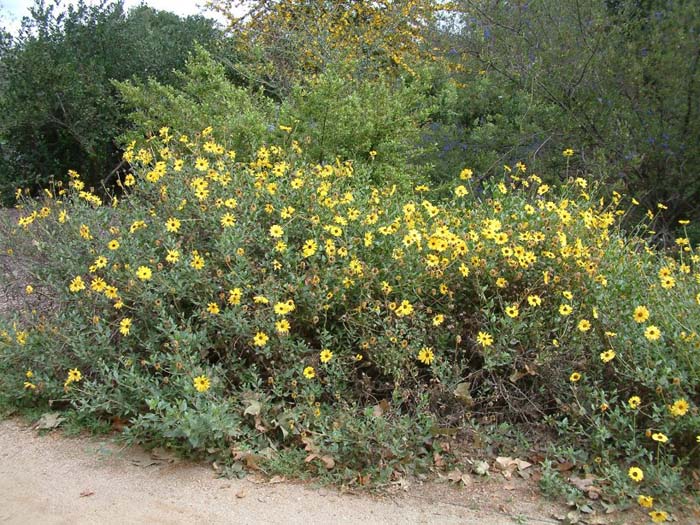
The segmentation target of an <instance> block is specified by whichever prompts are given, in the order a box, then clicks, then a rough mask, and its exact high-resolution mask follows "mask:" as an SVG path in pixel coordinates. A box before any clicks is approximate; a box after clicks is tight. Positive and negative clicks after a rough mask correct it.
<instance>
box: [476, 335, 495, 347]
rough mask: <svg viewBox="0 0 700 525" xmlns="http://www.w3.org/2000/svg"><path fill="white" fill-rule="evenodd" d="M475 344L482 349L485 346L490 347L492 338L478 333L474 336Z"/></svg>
mask: <svg viewBox="0 0 700 525" xmlns="http://www.w3.org/2000/svg"><path fill="white" fill-rule="evenodd" d="M476 342H477V343H479V344H480V345H481V346H483V347H484V348H485V347H487V346H491V345H492V344H493V336H492V335H491V334H488V333H486V332H479V333H478V334H476Z"/></svg>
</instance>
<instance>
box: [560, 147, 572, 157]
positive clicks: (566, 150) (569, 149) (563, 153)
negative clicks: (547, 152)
mask: <svg viewBox="0 0 700 525" xmlns="http://www.w3.org/2000/svg"><path fill="white" fill-rule="evenodd" d="M561 154H562V155H564V156H565V157H567V158H569V157H573V156H574V150H572V149H571V148H566V149H565V150H564V151H562V152H561Z"/></svg>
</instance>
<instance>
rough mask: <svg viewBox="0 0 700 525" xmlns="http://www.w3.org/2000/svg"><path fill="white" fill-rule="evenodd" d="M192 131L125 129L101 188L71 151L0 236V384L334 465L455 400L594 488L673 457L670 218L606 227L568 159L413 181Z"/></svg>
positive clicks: (689, 370)
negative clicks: (117, 181) (10, 230)
mask: <svg viewBox="0 0 700 525" xmlns="http://www.w3.org/2000/svg"><path fill="white" fill-rule="evenodd" d="M213 135H214V132H213V131H212V130H211V129H210V128H206V129H204V130H203V131H201V132H195V133H193V132H192V130H186V137H183V136H182V135H180V133H179V132H175V131H174V130H172V129H168V128H165V127H162V128H161V129H160V132H159V133H158V134H156V135H155V136H154V137H153V138H152V139H151V140H150V141H149V142H148V143H147V145H146V146H144V147H142V148H141V149H128V150H127V152H126V158H127V160H128V161H129V162H130V163H131V164H132V165H133V166H135V167H136V168H135V173H134V174H133V175H130V176H128V177H127V178H126V179H125V180H124V181H123V182H122V185H123V188H124V192H125V194H124V195H123V197H121V198H120V199H117V198H116V197H115V198H113V199H112V201H111V202H109V201H107V202H104V203H103V202H101V201H100V199H99V198H98V197H96V196H95V195H93V194H91V193H89V192H86V191H85V190H84V185H83V183H82V181H81V180H80V178H79V176H78V175H77V174H73V178H72V180H71V183H70V188H54V190H53V191H54V192H53V193H51V197H50V198H49V197H48V196H47V198H45V199H43V200H42V201H34V202H32V201H27V202H26V203H25V204H24V208H23V209H22V211H21V216H20V218H19V219H18V220H17V223H16V226H15V227H14V234H13V236H10V237H8V238H6V239H3V240H2V243H3V245H2V250H3V251H4V252H7V250H14V251H13V253H14V256H15V257H24V258H26V259H28V260H31V259H32V258H35V260H36V261H37V262H36V263H35V264H33V265H31V264H30V266H31V274H32V276H33V280H32V282H31V283H29V284H30V285H31V286H32V287H33V290H32V294H31V296H34V297H36V296H40V297H41V298H42V303H43V304H44V306H45V307H44V308H41V309H38V310H37V312H36V314H31V313H29V312H26V315H24V316H21V317H19V318H15V319H8V320H7V322H6V323H5V328H4V331H3V332H2V335H3V338H2V342H1V343H0V345H1V346H0V374H2V377H3V378H4V381H3V383H2V386H0V388H1V389H2V392H3V395H4V396H5V397H11V398H13V399H15V400H16V401H17V402H20V401H21V402H25V403H27V402H33V403H41V402H43V400H46V399H54V400H55V399H66V400H70V402H71V403H72V404H73V405H74V406H75V407H76V408H77V409H78V410H79V411H81V412H82V413H85V414H92V415H93V416H94V417H98V418H110V417H114V416H118V417H119V418H121V419H122V420H126V421H129V427H128V430H127V433H128V435H130V436H132V437H133V438H134V439H137V440H142V441H149V442H162V443H166V444H167V445H169V446H172V447H175V448H178V449H180V450H182V451H186V452H191V453H204V452H203V451H209V452H210V453H214V452H215V453H216V454H219V455H221V456H224V457H226V458H228V459H229V460H230V461H235V460H238V461H247V460H246V459H245V458H248V459H249V460H250V461H252V462H256V463H257V462H260V463H261V464H265V465H267V466H268V467H267V468H274V467H270V465H275V464H277V465H278V466H280V465H283V464H285V462H286V461H290V460H293V458H297V459H299V458H302V459H306V460H308V461H309V463H310V464H311V465H312V467H311V468H313V469H316V468H318V469H319V470H320V471H325V470H330V471H331V472H332V473H334V475H336V476H338V478H339V479H344V480H346V481H348V480H352V479H355V477H356V476H363V474H362V473H364V472H367V471H368V470H371V469H374V470H373V472H374V473H375V475H376V476H379V478H380V479H386V476H388V475H389V474H390V473H391V472H392V471H394V470H400V471H401V470H406V469H412V468H424V467H425V466H427V465H428V464H429V460H430V459H431V458H432V454H433V453H435V452H438V453H439V451H440V445H439V444H438V443H437V442H436V441H435V439H434V436H432V435H431V434H435V433H437V434H439V432H440V431H439V427H440V426H441V425H449V426H460V425H461V424H463V423H464V421H465V420H466V419H467V418H469V417H470V416H471V415H472V414H491V415H498V414H500V417H502V418H507V419H510V420H512V421H513V422H527V421H530V422H532V421H539V420H543V419H544V420H547V421H548V422H549V424H550V425H552V427H553V428H555V429H557V430H559V431H560V433H561V440H562V442H564V443H569V444H570V445H571V446H572V447H574V449H575V450H577V451H578V452H577V454H579V455H582V456H584V457H586V458H589V461H587V464H588V465H589V468H590V469H592V470H594V471H595V472H596V473H597V474H598V475H603V476H605V478H606V479H608V480H610V482H611V483H612V488H611V489H610V492H611V493H613V494H616V495H617V496H620V495H628V496H632V497H636V496H637V495H638V493H639V492H640V491H641V492H643V493H644V494H650V495H655V496H657V497H660V496H662V495H664V494H665V493H669V492H671V490H670V489H671V488H676V487H677V486H679V485H680V484H682V483H683V480H684V479H689V478H683V477H682V476H681V474H680V473H681V472H682V469H683V468H684V467H686V466H687V465H688V462H689V461H695V460H697V448H696V439H697V438H696V435H697V434H698V428H700V425H699V423H700V421H699V420H698V419H699V418H698V413H697V402H698V401H697V396H698V385H699V384H700V375H699V371H698V368H697V364H696V363H697V356H698V352H700V345H699V342H700V339H699V338H698V334H697V332H696V327H697V326H700V282H699V281H698V274H699V272H698V266H697V265H698V263H699V262H700V261H698V254H697V252H696V251H695V250H694V249H693V248H692V247H691V246H690V245H689V244H688V241H687V238H680V239H678V240H677V241H676V242H677V246H678V250H677V253H675V254H670V253H669V254H661V253H657V252H655V251H654V250H653V249H652V248H650V247H649V246H648V245H647V244H646V243H645V241H644V240H643V239H642V238H641V237H635V236H626V235H624V234H623V232H621V231H620V230H619V218H620V217H621V216H622V215H624V213H625V212H626V209H627V208H628V207H632V206H633V204H629V203H628V202H627V201H626V200H624V199H623V198H622V197H621V196H620V195H617V194H615V195H614V196H613V198H612V200H606V199H604V198H598V197H597V196H596V195H597V190H596V189H595V188H589V187H588V185H589V183H587V181H585V180H583V179H580V178H579V179H575V180H570V181H569V182H567V184H565V185H564V186H563V187H562V188H561V189H560V190H555V189H554V188H551V187H550V186H548V185H546V184H544V183H543V182H542V181H541V179H540V178H539V177H537V176H535V175H528V174H527V172H526V170H527V168H526V167H525V166H524V165H522V164H521V165H520V166H519V167H518V168H517V169H515V170H509V172H508V173H506V174H505V175H504V177H503V180H502V182H499V183H498V184H495V185H493V186H486V187H479V186H478V185H477V184H475V183H474V178H473V177H472V173H471V171H470V170H468V169H464V170H463V171H462V172H461V173H460V179H459V180H458V181H457V182H456V183H455V187H454V191H453V195H452V196H451V197H450V198H449V199H448V200H446V201H444V202H438V201H431V198H432V197H431V192H430V190H429V188H428V187H427V186H424V185H418V186H415V187H413V188H410V189H408V190H406V191H402V190H400V189H399V188H397V187H396V186H394V185H391V186H379V185H376V184H373V183H372V182H371V178H372V173H371V164H369V165H364V166H363V165H360V166H354V165H353V163H352V162H350V161H343V160H335V161H334V162H332V163H327V164H309V163H308V162H307V161H306V160H305V159H304V155H303V152H302V151H301V150H300V147H299V145H298V143H296V142H292V146H291V147H290V148H289V149H286V148H283V147H281V146H278V145H273V144H269V145H267V146H262V147H260V148H259V149H258V151H257V152H255V153H254V154H253V155H252V156H250V157H244V156H243V155H241V156H235V155H234V154H233V152H232V151H231V150H230V148H229V144H228V143H226V142H224V141H223V140H222V141H215V140H213V139H212V137H213ZM288 138H289V139H293V136H292V137H288ZM234 158H235V160H234ZM661 211H662V210H660V212H661ZM649 213H650V214H651V215H652V216H653V215H654V214H653V213H652V212H649ZM646 233H647V232H645V231H644V230H642V231H640V234H642V235H646ZM23 239H31V240H32V242H28V243H26V242H25V243H23V242H21V241H22V240H23ZM642 307H643V308H642ZM647 311H648V316H647V313H646V312H647ZM27 370H31V372H32V377H31V378H27V377H26V372H27ZM25 381H26V382H27V383H25ZM634 396H638V397H639V399H640V402H639V405H636V403H634V402H632V403H631V404H630V401H629V400H630V399H631V398H633V397H634ZM632 405H635V406H632ZM431 429H432V433H431ZM647 429H649V431H648V432H647ZM647 434H648V435H647ZM659 434H663V435H665V436H666V437H668V438H669V441H668V442H667V443H660V442H659V441H658V440H659V439H661V440H662V441H663V438H661V437H659ZM655 435H656V438H657V440H656V441H655V440H654V436H655ZM373 436H374V437H373ZM366 447H367V448H366ZM232 448H233V452H232ZM270 449H272V450H270ZM274 450H277V451H278V452H274ZM251 455H252V456H251ZM290 458H291V459H290ZM275 462H277V463H275ZM630 467H641V468H642V469H643V471H644V473H645V480H644V482H643V483H641V484H639V483H637V482H635V481H632V480H630V479H629V478H628V477H627V472H628V468H630ZM280 468H281V467H280ZM632 472H633V473H634V472H636V471H632Z"/></svg>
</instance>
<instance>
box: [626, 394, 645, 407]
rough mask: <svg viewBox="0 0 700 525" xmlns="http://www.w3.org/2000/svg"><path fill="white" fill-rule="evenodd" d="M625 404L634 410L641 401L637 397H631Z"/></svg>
mask: <svg viewBox="0 0 700 525" xmlns="http://www.w3.org/2000/svg"><path fill="white" fill-rule="evenodd" d="M627 404H628V405H629V406H630V408H631V409H632V410H636V409H637V408H639V405H641V404H642V400H641V399H640V397H639V396H632V397H630V398H629V399H628V400H627Z"/></svg>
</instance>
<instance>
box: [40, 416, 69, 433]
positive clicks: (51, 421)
mask: <svg viewBox="0 0 700 525" xmlns="http://www.w3.org/2000/svg"><path fill="white" fill-rule="evenodd" d="M65 420H66V418H64V417H61V413H60V412H47V413H46V414H43V415H42V416H41V417H40V418H39V421H37V422H36V423H35V424H34V428H36V429H37V430H51V429H52V428H56V427H58V426H59V425H60V424H61V423H63V422H64V421H65Z"/></svg>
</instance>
